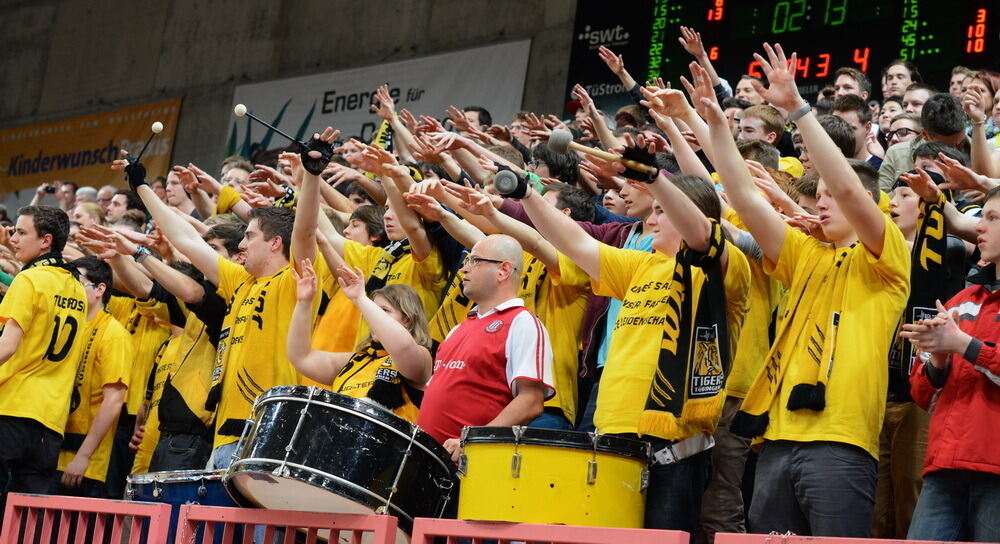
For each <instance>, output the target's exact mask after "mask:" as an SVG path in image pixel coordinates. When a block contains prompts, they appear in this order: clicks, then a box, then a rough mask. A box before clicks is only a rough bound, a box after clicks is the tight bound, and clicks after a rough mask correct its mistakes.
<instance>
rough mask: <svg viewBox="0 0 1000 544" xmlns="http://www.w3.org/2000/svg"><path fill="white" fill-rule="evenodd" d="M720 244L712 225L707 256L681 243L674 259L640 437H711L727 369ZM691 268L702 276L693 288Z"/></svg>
mask: <svg viewBox="0 0 1000 544" xmlns="http://www.w3.org/2000/svg"><path fill="white" fill-rule="evenodd" d="M724 244H725V240H724V238H723V235H722V228H721V227H720V226H719V224H718V223H717V222H715V221H712V233H711V237H710V240H709V247H708V249H707V250H706V251H704V252H697V251H693V250H692V249H690V248H688V247H687V245H686V244H685V245H682V246H681V250H680V252H678V254H677V258H676V262H675V265H674V272H673V278H672V281H671V291H672V292H671V294H670V295H668V301H667V305H668V309H667V315H666V321H665V325H664V330H663V338H662V341H661V347H660V357H659V361H658V362H657V366H656V372H655V373H654V374H653V381H652V384H651V386H650V388H649V397H648V398H647V399H646V406H645V408H644V409H643V412H642V415H641V416H639V427H638V431H639V434H641V435H642V434H655V435H657V436H662V437H668V438H671V439H680V438H685V437H684V436H682V434H683V432H684V429H683V427H684V426H685V425H697V426H699V427H701V428H702V429H703V430H705V431H708V432H711V431H712V430H714V428H715V424H716V422H717V421H718V418H719V415H720V414H721V413H722V406H723V403H724V401H725V385H726V379H727V378H728V377H729V371H730V367H731V365H732V357H731V346H730V331H729V322H728V313H727V311H726V290H725V285H724V284H723V282H724V278H725V275H724V273H723V270H722V261H721V257H722V252H723V249H724V247H725V245H724ZM692 267H698V268H701V269H702V270H703V271H704V272H705V280H704V281H702V282H701V283H700V285H695V281H694V278H693V274H692Z"/></svg>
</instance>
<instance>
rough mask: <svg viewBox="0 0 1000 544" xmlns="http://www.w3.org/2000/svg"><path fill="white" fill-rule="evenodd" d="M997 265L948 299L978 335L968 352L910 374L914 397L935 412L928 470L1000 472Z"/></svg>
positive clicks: (963, 325)
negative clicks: (945, 363)
mask: <svg viewBox="0 0 1000 544" xmlns="http://www.w3.org/2000/svg"><path fill="white" fill-rule="evenodd" d="M995 270H996V268H995V266H993V265H991V266H989V267H986V268H985V269H983V270H982V271H981V272H979V273H978V274H977V275H976V276H975V277H974V278H970V281H972V282H973V283H975V284H976V285H972V286H970V287H967V288H965V289H963V290H962V291H959V293H958V294H957V295H955V296H954V297H952V299H951V300H949V301H948V303H947V304H946V306H947V307H948V310H949V311H951V310H953V309H957V310H958V312H959V327H960V328H961V329H962V330H963V331H964V332H966V333H967V334H969V335H970V336H972V337H973V338H974V340H973V341H972V342H970V344H969V347H968V349H966V351H965V353H964V354H962V355H958V354H952V355H951V357H950V358H949V365H948V367H947V368H946V369H942V370H941V371H939V372H935V369H933V368H930V369H929V370H928V369H927V368H925V366H926V367H930V365H929V364H928V365H924V364H923V363H919V362H918V363H919V364H917V365H916V366H915V367H914V368H913V371H912V373H911V374H910V385H911V393H912V395H913V400H914V401H916V403H917V404H918V405H919V406H920V407H922V408H923V409H925V410H928V411H930V412H931V423H930V430H929V434H928V437H927V456H926V457H925V459H924V474H925V475H926V474H927V473H929V472H934V471H936V470H943V469H960V470H975V471H979V472H990V473H993V474H1000V448H997V446H996V444H995V440H996V436H997V430H998V429H1000V348H998V347H997V343H998V342H1000V281H997V280H996V279H995V278H996V275H995V274H996V272H995ZM942 379H943V380H944V383H943V384H942V383H941V380H942ZM932 382H933V383H932ZM935 383H936V385H939V386H940V388H937V387H935Z"/></svg>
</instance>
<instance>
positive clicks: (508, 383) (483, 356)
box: [417, 234, 555, 462]
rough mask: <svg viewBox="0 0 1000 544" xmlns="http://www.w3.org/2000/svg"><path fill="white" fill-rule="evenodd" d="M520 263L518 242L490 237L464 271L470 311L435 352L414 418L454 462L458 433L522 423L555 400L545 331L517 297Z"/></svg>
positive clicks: (464, 290) (458, 451)
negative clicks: (474, 428) (418, 410)
mask: <svg viewBox="0 0 1000 544" xmlns="http://www.w3.org/2000/svg"><path fill="white" fill-rule="evenodd" d="M523 261H524V258H523V253H522V250H521V244H519V243H518V242H517V241H516V240H514V239H513V238H511V237H510V236H506V235H502V234H495V235H492V236H487V237H486V238H483V239H482V240H480V241H479V242H478V243H477V244H476V245H475V246H473V248H472V251H471V252H470V253H469V256H468V257H467V258H466V260H465V264H464V265H463V266H462V273H463V275H464V278H463V280H462V293H463V294H464V295H465V296H466V297H468V298H469V299H470V300H472V301H473V302H475V303H476V306H475V307H474V308H473V309H472V312H470V314H469V317H468V319H466V320H465V321H463V322H462V323H461V324H460V325H458V326H456V327H455V328H454V329H452V330H451V332H450V333H448V337H447V338H445V341H444V342H443V343H442V344H441V346H440V347H439V348H438V351H437V356H436V358H435V360H434V375H433V377H432V378H431V381H430V384H429V385H428V387H427V391H426V392H425V393H424V400H423V403H422V404H421V407H420V416H419V417H418V419H417V425H419V426H420V428H422V429H424V430H426V431H427V432H428V433H429V434H430V435H431V436H433V437H434V438H435V439H436V440H437V441H438V442H441V443H442V444H443V445H444V447H445V449H447V450H448V452H449V453H451V455H452V459H453V460H455V461H456V462H457V461H458V457H459V455H460V454H461V448H460V444H459V440H458V437H459V435H460V433H461V432H462V428H463V427H467V426H482V425H488V426H500V427H509V426H513V425H527V424H528V423H530V422H531V421H533V420H534V419H535V418H537V417H538V416H540V415H542V403H544V402H545V400H546V399H548V398H550V397H552V396H553V395H554V394H555V388H554V387H552V385H551V384H552V346H551V344H550V343H549V335H548V332H547V331H546V330H545V327H544V326H543V325H542V323H541V321H539V320H538V317H536V316H535V315H534V314H532V313H531V312H529V311H528V310H527V309H526V308H525V307H524V301H522V300H521V299H519V298H517V287H518V282H519V280H520V275H521V266H522V263H523Z"/></svg>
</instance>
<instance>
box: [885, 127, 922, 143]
mask: <svg viewBox="0 0 1000 544" xmlns="http://www.w3.org/2000/svg"><path fill="white" fill-rule="evenodd" d="M910 134H920V131H919V130H915V129H912V128H907V127H902V128H897V129H896V130H890V131H889V132H886V133H885V136H886V138H888V139H890V140H891V139H893V138H894V137H896V136H899V137H900V138H905V137H907V136H909V135H910Z"/></svg>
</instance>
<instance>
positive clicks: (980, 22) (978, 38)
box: [965, 8, 987, 53]
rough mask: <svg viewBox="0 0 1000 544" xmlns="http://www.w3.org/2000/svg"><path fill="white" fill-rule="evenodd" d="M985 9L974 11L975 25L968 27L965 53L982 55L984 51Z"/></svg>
mask: <svg viewBox="0 0 1000 544" xmlns="http://www.w3.org/2000/svg"><path fill="white" fill-rule="evenodd" d="M986 16H987V12H986V8H981V9H979V10H976V24H974V25H969V29H968V32H966V37H967V38H968V40H966V42H965V52H966V53H982V52H983V51H984V50H985V49H986V41H985V40H984V37H985V36H986Z"/></svg>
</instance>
